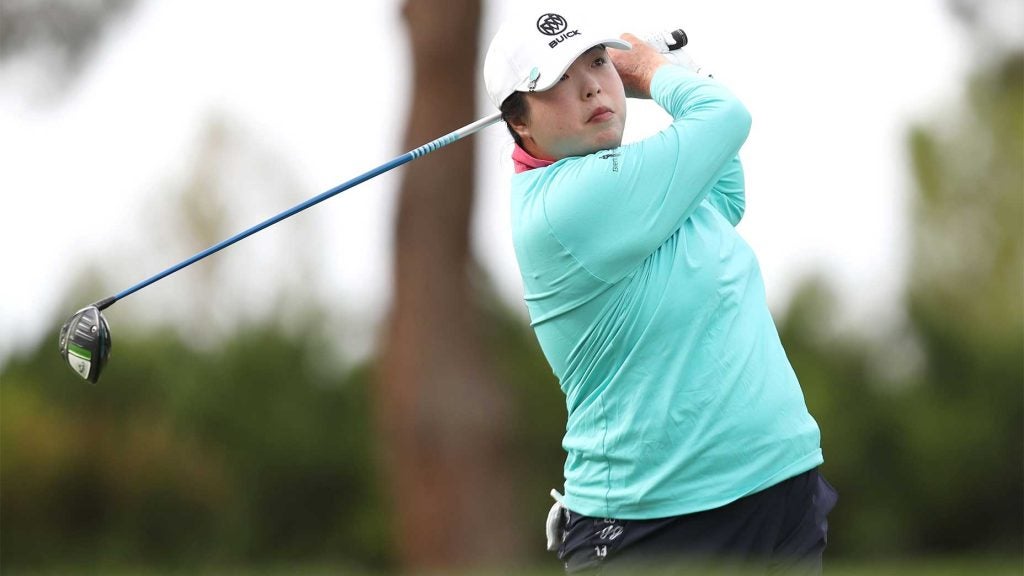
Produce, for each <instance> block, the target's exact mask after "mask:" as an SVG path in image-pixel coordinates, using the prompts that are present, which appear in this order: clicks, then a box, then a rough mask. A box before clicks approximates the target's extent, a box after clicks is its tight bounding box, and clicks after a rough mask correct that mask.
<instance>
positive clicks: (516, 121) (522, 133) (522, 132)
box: [508, 115, 530, 141]
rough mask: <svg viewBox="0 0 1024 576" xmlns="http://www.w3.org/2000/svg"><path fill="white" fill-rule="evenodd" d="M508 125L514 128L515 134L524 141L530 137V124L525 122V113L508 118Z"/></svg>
mask: <svg viewBox="0 0 1024 576" xmlns="http://www.w3.org/2000/svg"><path fill="white" fill-rule="evenodd" d="M508 125H509V127H510V128H512V129H513V130H515V132H516V134H519V137H520V138H522V139H523V140H524V141H526V140H529V139H530V126H529V125H528V124H527V123H526V118H525V115H523V116H517V117H515V118H509V119H508Z"/></svg>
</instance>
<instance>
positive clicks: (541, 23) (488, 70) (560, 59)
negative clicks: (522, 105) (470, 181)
mask: <svg viewBox="0 0 1024 576" xmlns="http://www.w3.org/2000/svg"><path fill="white" fill-rule="evenodd" d="M598 44H604V45H605V46H606V47H608V48H618V49H620V50H629V49H630V48H632V46H630V44H629V42H626V41H625V40H622V39H620V38H618V37H617V35H616V34H614V33H610V32H609V30H608V29H607V28H605V29H602V28H599V27H598V26H596V25H595V24H594V23H592V22H589V21H587V20H586V19H585V18H583V17H581V16H579V15H578V14H575V13H573V12H572V11H571V10H565V9H563V8H561V7H560V8H557V9H556V10H555V11H554V12H550V11H544V10H536V11H532V12H524V13H521V14H519V15H517V16H516V17H514V18H512V19H511V20H508V21H507V22H505V23H504V24H502V26H501V28H499V29H498V33H497V34H495V35H494V38H493V39H492V40H491V46H490V48H488V49H487V56H485V57H484V83H485V84H486V85H487V95H488V96H490V97H491V102H493V103H494V105H495V106H497V107H498V108H501V103H502V102H504V101H505V99H506V98H508V97H509V96H511V95H512V93H513V92H516V91H519V92H542V91H544V90H547V89H548V88H551V87H552V86H554V85H555V83H556V82H558V80H559V79H560V78H561V77H562V75H563V74H565V71H566V70H568V69H569V66H571V65H572V63H573V62H575V61H576V59H577V58H579V56H580V55H581V54H583V53H584V52H586V51H587V50H590V49H591V48H593V47H594V46H597V45H598Z"/></svg>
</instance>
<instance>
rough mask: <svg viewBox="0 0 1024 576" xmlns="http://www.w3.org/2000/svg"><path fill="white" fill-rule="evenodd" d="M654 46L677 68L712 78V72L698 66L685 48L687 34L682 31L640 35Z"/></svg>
mask: <svg viewBox="0 0 1024 576" xmlns="http://www.w3.org/2000/svg"><path fill="white" fill-rule="evenodd" d="M639 36H640V38H643V40H644V42H647V43H648V44H650V45H651V46H653V47H654V48H655V49H656V50H657V51H658V52H660V53H662V54H664V55H665V58H666V59H668V61H669V62H671V63H672V64H675V65H676V66H682V67H684V68H686V69H688V70H690V71H691V72H693V73H694V74H697V75H698V76H705V77H707V78H711V77H712V76H711V72H709V71H708V69H707V68H705V67H703V66H701V65H700V64H697V62H695V61H694V60H693V58H692V57H691V56H690V54H689V52H687V51H686V50H685V49H684V48H683V46H685V45H686V42H687V40H686V34H684V33H683V31H682V30H675V31H663V32H654V33H652V34H642V35H639Z"/></svg>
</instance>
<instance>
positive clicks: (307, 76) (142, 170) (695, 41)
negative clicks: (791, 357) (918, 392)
mask: <svg viewBox="0 0 1024 576" xmlns="http://www.w3.org/2000/svg"><path fill="white" fill-rule="evenodd" d="M512 4H513V3H512V2H493V1H492V2H485V13H484V26H483V34H482V38H481V39H480V45H481V62H482V53H483V50H484V49H485V48H486V43H487V41H488V39H489V38H490V36H491V35H492V34H493V32H494V31H495V30H496V28H497V25H498V23H499V21H500V19H501V17H502V15H503V14H504V13H505V11H506V10H508V9H509V8H510V7H511V6H512ZM586 6H587V7H588V8H591V9H593V10H595V11H598V12H601V13H603V14H606V15H608V17H609V18H613V19H614V20H615V21H616V22H621V23H622V26H623V28H624V30H623V31H629V30H636V31H643V30H651V29H660V28H662V27H664V26H665V25H666V23H667V24H669V25H671V27H682V28H684V29H686V30H687V33H688V34H689V36H690V41H691V45H690V51H691V53H692V54H693V55H694V56H695V57H696V59H697V60H698V61H700V62H702V63H703V64H705V65H706V66H708V67H709V68H710V69H712V70H713V71H714V72H715V75H716V77H717V78H719V79H720V80H722V81H724V82H725V83H726V84H728V85H729V86H730V87H731V88H733V90H734V91H735V92H736V93H737V94H738V95H739V96H740V98H741V99H742V100H743V101H744V102H745V103H746V105H747V106H748V108H749V109H750V110H751V112H752V114H753V117H754V127H753V130H752V133H751V135H750V138H749V140H748V142H747V144H746V146H745V147H744V149H743V151H742V152H741V155H742V157H743V160H744V165H745V168H746V176H747V198H748V200H747V202H748V204H747V215H746V217H745V220H744V222H743V223H742V224H741V226H740V230H741V233H742V234H743V235H744V237H745V238H746V239H747V240H748V242H750V244H751V245H752V246H753V247H754V249H755V251H756V252H757V254H758V257H759V259H760V262H761V266H762V270H763V273H764V276H765V280H766V284H767V287H768V292H769V300H770V302H771V304H772V306H773V308H774V309H776V310H780V309H781V306H782V305H783V304H784V303H785V302H787V301H788V299H789V297H790V293H791V290H792V288H793V287H794V286H795V284H796V283H798V282H799V280H800V279H801V278H803V277H804V276H805V275H806V274H808V273H810V272H813V271H820V272H821V273H822V274H824V275H826V276H827V277H828V278H829V279H830V281H831V282H832V283H833V284H835V285H836V286H837V287H838V288H839V289H840V290H841V296H842V299H843V300H842V301H843V303H844V305H845V313H844V316H845V317H846V318H847V319H853V318H856V319H859V321H860V322H864V323H866V324H867V325H870V323H871V322H874V321H877V320H880V319H884V318H885V317H886V316H887V315H889V314H892V313H894V312H895V311H896V310H897V305H896V303H895V302H894V299H895V298H896V297H897V296H898V292H899V288H900V283H901V282H902V281H903V274H902V270H903V268H904V260H905V258H906V238H905V234H906V225H905V218H906V212H907V210H906V203H907V198H908V190H909V187H910V186H911V182H910V180H909V175H908V174H907V168H906V164H907V160H906V154H905V151H904V148H905V145H904V142H905V138H906V133H907V129H908V127H909V125H910V123H912V122H915V121H922V120H929V119H934V118H936V117H937V116H938V115H939V114H940V113H941V112H942V109H943V107H944V106H948V105H949V104H950V103H952V102H953V101H954V100H955V98H956V97H957V95H958V90H959V87H960V85H961V83H962V78H963V76H964V74H965V70H966V68H967V67H968V66H969V65H970V63H969V62H968V60H969V55H968V54H967V53H966V49H965V37H964V35H963V34H962V32H961V31H960V29H959V28H958V26H957V25H956V23H955V22H953V20H952V18H951V17H950V15H949V14H948V13H947V11H946V8H945V3H944V2H942V1H939V0H902V1H899V2H893V1H883V0H861V1H850V0H847V1H843V2H815V1H811V0H781V1H779V2H772V3H766V2H756V1H753V0H746V1H740V0H732V1H714V2H711V1H705V2H696V1H691V2H680V1H675V2H667V1H649V2H638V3H624V2H610V1H589V2H586ZM632 6H637V7H641V8H639V9H634V10H632V11H631V12H630V9H631V7H632ZM399 8H400V3H399V2H398V1H397V0H388V1H377V2H362V3H350V2H317V1H313V0H302V1H294V0H293V1H291V2H284V1H273V2H271V1H267V2H241V1H227V0H222V1H211V2H170V1H157V0H140V5H139V6H138V7H137V8H136V9H135V11H134V12H132V13H131V14H130V16H129V17H128V18H127V19H126V20H124V21H122V22H121V23H119V24H118V25H116V26H115V27H114V29H113V30H112V32H111V34H109V35H108V37H107V39H106V41H105V42H104V43H103V45H102V46H101V47H100V49H99V50H98V52H97V56H96V58H95V60H94V61H93V63H92V65H91V67H90V68H89V69H87V70H86V72H85V74H84V75H83V76H82V77H81V78H80V79H79V81H78V82H77V83H76V84H74V85H73V88H72V91H71V92H69V93H68V94H67V96H66V97H65V98H64V99H62V100H60V101H58V102H57V103H56V104H49V105H37V104H34V103H33V102H32V101H31V97H32V96H31V94H30V92H29V91H27V90H26V89H25V88H24V87H23V84H22V80H24V79H25V77H26V76H27V75H28V74H30V73H31V71H30V70H26V69H25V68H24V67H12V66H8V67H6V68H0V159H2V160H0V201H2V204H0V207H2V208H0V242H2V245H3V246H4V247H5V250H4V269H5V271H6V272H5V274H4V281H3V282H0V320H2V321H3V325H4V326H5V330H3V331H0V364H2V363H3V361H4V359H5V358H7V357H8V356H9V355H10V354H11V353H12V352H14V351H17V350H22V349H25V348H27V347H28V346H31V345H34V344H35V343H36V342H37V341H38V339H39V338H49V339H51V340H54V341H55V340H56V332H57V329H58V328H59V323H60V322H61V321H62V320H63V319H64V318H65V317H66V316H68V315H69V314H70V313H71V312H73V311H74V310H73V309H67V310H63V309H58V306H59V304H60V301H61V299H62V298H66V292H65V290H64V287H63V286H64V284H65V283H67V282H69V281H71V280H72V279H73V278H75V277H77V275H78V274H79V273H80V272H81V271H82V270H83V269H84V268H85V267H86V265H88V264H97V263H102V266H103V268H102V269H103V279H104V282H105V283H106V285H107V289H109V292H108V293H104V294H95V297H93V298H90V301H91V300H94V299H99V298H101V297H103V296H107V295H109V294H112V293H115V292H118V291H120V290H123V289H125V288H127V287H128V286H130V285H133V284H134V283H135V282H137V281H139V280H142V279H144V278H146V277H148V276H150V275H152V274H154V273H156V272H159V271H160V270H162V269H164V268H165V267H167V266H170V265H172V264H174V263H176V262H178V261H180V260H183V259H184V258H186V257H188V256H190V255H192V254H193V253H194V252H197V251H198V250H200V249H202V248H205V247H206V245H202V246H196V247H194V248H191V249H185V248H183V247H182V245H181V244H174V243H173V242H166V243H162V242H160V241H158V240H157V239H154V238H153V237H152V236H153V235H154V234H157V233H156V232H154V228H153V214H154V211H155V210H156V211H158V210H159V209H158V208H156V207H158V206H165V205H168V198H166V197H165V196H166V195H167V194H171V193H173V192H175V191H176V190H177V188H175V186H174V185H173V184H174V183H175V182H180V181H181V180H182V179H183V178H184V177H185V174H186V173H187V171H188V170H189V168H190V166H191V163H192V162H194V161H195V160H196V148H197V146H198V143H197V141H198V139H199V138H200V135H201V134H202V133H203V126H204V123H205V122H206V121H207V120H209V118H210V117H211V116H217V115H219V116H221V117H225V118H227V119H228V121H229V122H230V123H231V125H234V126H237V127H239V129H240V133H241V134H242V135H243V137H245V138H251V139H252V142H251V146H253V147H255V148H257V149H259V150H261V152H260V153H261V154H263V155H264V156H268V155H269V156H270V157H271V158H273V160H272V161H273V162H275V163H277V164H279V165H280V166H281V167H282V169H283V170H285V171H286V172H287V173H289V174H291V176H292V177H293V180H294V182H295V184H296V186H297V188H298V189H297V190H293V191H289V192H288V193H287V194H283V195H282V194H279V193H278V192H277V190H279V188H280V187H278V188H276V189H273V195H270V194H271V192H270V190H271V189H270V188H266V187H263V186H261V182H260V178H258V177H254V175H252V174H243V175H240V176H239V177H238V178H237V179H234V180H231V181H229V182H228V183H227V184H226V186H228V187H229V188H230V187H231V182H234V183H236V184H237V189H234V190H232V191H231V198H232V200H231V203H229V204H227V205H226V207H225V210H226V211H227V212H228V215H229V220H230V221H231V222H232V223H233V225H234V226H235V228H234V229H232V231H231V233H233V232H236V231H239V230H241V229H243V228H246V227H248V226H249V225H252V224H255V223H256V222H258V221H260V220H262V219H263V218H265V217H267V216H270V215H272V214H274V213H276V212H278V211H280V210H283V209H285V208H287V207H289V206H291V205H293V204H296V203H297V202H299V201H301V200H303V199H305V198H308V197H311V196H313V195H315V194H317V193H319V192H322V191H323V190H326V189H328V188H331V187H332V186H334V185H336V184H338V183H340V182H343V181H345V180H348V179H349V178H351V177H353V176H355V175H357V174H359V173H362V172H364V171H366V170H368V169H370V168H372V167H374V166H376V165H378V164H381V163H383V162H385V161H387V160H389V159H391V158H393V157H395V156H397V155H398V154H400V153H402V152H404V151H405V150H403V149H401V146H402V137H403V131H404V124H405V116H406V113H407V110H408V99H409V98H410V97H412V96H413V95H412V94H411V93H410V88H411V86H410V79H409V71H410V62H409V58H408V42H407V40H406V30H405V27H404V24H403V22H402V20H401V18H400V15H399ZM453 41H461V40H459V39H456V40H453ZM478 84H479V88H478V102H479V104H478V114H477V115H476V116H477V117H481V116H484V115H486V114H489V113H490V109H489V108H488V104H487V100H486V97H485V96H484V93H483V86H482V81H480V82H478ZM638 104H639V105H631V108H630V119H631V125H630V127H629V129H628V130H627V139H635V138H638V137H642V136H643V135H645V134H648V133H651V132H653V131H655V130H657V129H658V128H660V126H661V125H662V123H664V122H665V118H666V117H665V116H664V115H663V113H661V112H660V111H659V110H657V109H656V108H655V107H653V105H651V104H649V103H638ZM455 128H458V126H452V129H453V130H454V129H455ZM438 136H440V134H438ZM475 138H476V143H477V150H478V165H479V168H478V184H479V186H478V191H479V193H478V205H477V219H476V221H475V224H474V231H475V234H474V236H475V239H476V250H477V253H478V254H479V256H480V259H481V260H482V261H483V263H484V265H485V266H486V268H487V270H488V271H489V272H490V273H491V274H492V275H493V276H494V278H495V279H496V280H497V282H498V285H499V288H500V290H501V291H502V293H503V294H504V295H505V296H506V297H507V298H508V300H509V301H510V302H512V303H513V304H516V303H517V302H519V300H520V284H519V276H518V270H517V268H516V264H515V259H514V255H513V252H512V247H511V243H510V234H509V226H508V213H507V193H508V175H509V174H510V172H511V165H510V161H509V160H508V159H507V155H508V152H509V151H510V144H509V142H510V140H509V139H508V137H507V135H506V133H505V132H504V129H503V127H500V126H497V127H492V128H490V129H488V130H487V131H485V132H484V133H482V134H480V135H478V136H476V137H475ZM439 153H444V152H443V151H442V152H439ZM225 170H226V171H227V170H228V168H227V167H226V168H225ZM225 174H229V173H228V172H225ZM230 174H237V170H236V171H235V172H230ZM397 176H398V174H397V173H391V174H388V175H385V176H382V177H379V178H377V179H375V180H373V181H370V182H368V183H366V184H363V185H361V186H359V187H358V188H355V189H353V190H350V191H348V192H346V193H345V194H342V195H341V196H339V197H336V198H334V199H332V200H330V201H328V202H326V203H325V204H321V205H320V206H317V207H316V208H313V209H312V210H311V211H310V212H308V213H306V214H303V215H301V216H298V217H296V218H293V219H291V220H289V221H286V222H284V223H281V224H278V225H277V226H275V228H281V230H274V229H271V230H268V231H266V232H262V233H260V234H259V235H257V236H254V237H252V238H250V239H248V240H246V241H245V242H244V243H242V244H239V245H237V246H234V247H231V248H228V249H227V250H226V251H224V252H222V253H220V254H217V255H215V256H213V257H211V260H213V259H218V265H219V266H222V267H223V268H224V269H225V270H228V271H229V272H230V274H229V276H230V278H231V280H230V281H227V280H225V282H226V283H227V284H229V285H230V293H231V295H233V296H235V298H236V299H235V300H232V302H233V303H234V305H235V306H236V308H237V307H239V306H246V307H257V308H259V307H262V308H266V307H267V306H270V305H272V300H273V294H272V292H268V291H267V290H266V289H260V288H258V286H260V285H263V284H265V283H270V284H273V282H274V279H275V278H276V277H278V276H280V272H279V271H280V270H284V269H288V265H289V261H290V260H294V259H295V258H296V257H297V256H299V255H302V257H303V258H307V259H309V260H310V261H311V262H312V263H313V265H314V267H315V268H316V269H317V270H318V272H319V274H318V276H317V280H316V283H315V285H312V284H311V285H307V286H306V288H308V290H309V291H310V292H311V293H314V294H316V295H317V296H318V297H326V298H328V299H329V301H330V302H332V303H333V304H334V305H335V306H336V313H337V314H338V315H339V317H342V318H344V321H345V322H346V323H347V324H348V325H349V326H352V327H358V330H357V332H358V333H357V334H353V333H352V330H354V328H353V329H350V331H349V332H347V333H346V334H342V335H340V338H341V339H344V340H346V341H347V342H348V343H349V344H353V343H354V344H357V345H361V346H363V347H366V346H369V345H370V344H369V343H370V342H372V338H373V334H374V330H375V326H376V325H377V323H378V320H379V319H380V318H381V316H382V314H383V313H384V311H385V308H386V305H387V302H388V298H389V288H388V286H389V276H390V256H389V251H390V246H391V241H390V236H391V232H392V231H391V217H392V213H393V206H394V199H395V192H396V190H395V188H396V186H397V184H398V182H399V180H398V177H397ZM229 180H230V179H229ZM162 196H163V197H162ZM171 200H173V198H172V199H171ZM171 204H173V202H171ZM160 234H162V236H160V238H166V234H168V232H167V231H166V230H165V231H163V232H160ZM171 234H173V231H172V232H171ZM137 246H145V247H146V248H136V247H137ZM161 246H166V251H161V249H160V248H161ZM199 266H202V265H199ZM194 268H195V267H194ZM190 271H191V269H190V270H189V271H184V272H181V273H178V274H176V275H174V276H171V277H170V278H167V279H165V280H162V281H161V282H160V283H159V284H157V285H154V286H153V287H152V288H147V289H145V290H143V291H141V292H139V293H138V294H135V295H133V296H131V297H130V298H127V299H126V300H125V303H124V304H122V303H119V304H117V305H116V306H115V307H114V308H112V309H111V310H110V311H108V312H107V313H106V315H107V317H108V319H110V321H111V323H112V324H113V325H115V326H116V325H117V323H118V321H119V318H118V316H119V315H120V314H119V312H118V311H119V310H120V309H122V308H123V307H128V304H127V303H128V302H129V301H132V304H131V306H132V307H133V313H136V314H137V313H140V311H149V313H150V314H151V315H153V316H154V317H156V318H159V317H160V312H158V311H157V312H154V311H153V310H154V309H164V310H167V309H169V310H171V312H168V313H169V314H171V313H173V311H174V310H180V309H181V307H182V306H188V305H189V302H195V301H196V300H199V299H202V298H204V297H205V295H204V294H196V293H192V292H189V287H190V286H195V283H194V282H192V281H191V280H190V279H189V278H187V276H188V275H189V274H190ZM197 274H198V273H197ZM219 277H220V276H219ZM195 291H196V290H193V292H195ZM254 294H255V295H254ZM175 299H176V301H177V302H178V308H174V307H173V306H171V307H169V308H168V307H166V306H164V304H165V303H167V302H169V301H172V300H175ZM87 303H88V302H81V303H79V304H81V305H84V304H87ZM127 312H128V311H126V313H125V314H124V316H128V314H127ZM114 332H115V339H116V338H117V329H116V328H115V329H114ZM367 336H369V337H367ZM115 347H116V342H115Z"/></svg>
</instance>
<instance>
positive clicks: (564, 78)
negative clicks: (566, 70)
mask: <svg viewBox="0 0 1024 576" xmlns="http://www.w3.org/2000/svg"><path fill="white" fill-rule="evenodd" d="M568 79H569V75H568V74H562V77H561V78H559V79H558V81H559V82H562V81H563V80H568Z"/></svg>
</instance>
